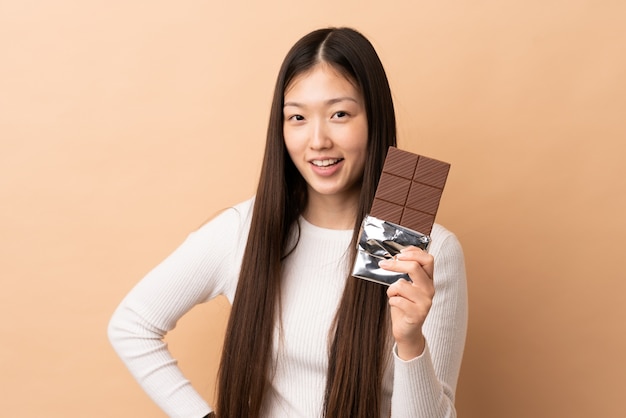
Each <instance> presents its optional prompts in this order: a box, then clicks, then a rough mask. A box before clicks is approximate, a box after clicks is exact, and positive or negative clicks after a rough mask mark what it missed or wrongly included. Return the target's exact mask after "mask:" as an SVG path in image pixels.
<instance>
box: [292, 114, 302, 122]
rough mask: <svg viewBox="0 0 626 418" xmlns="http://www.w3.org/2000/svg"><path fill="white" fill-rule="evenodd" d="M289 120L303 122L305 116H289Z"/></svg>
mask: <svg viewBox="0 0 626 418" xmlns="http://www.w3.org/2000/svg"><path fill="white" fill-rule="evenodd" d="M288 120H293V121H302V120H304V116H302V115H292V116H289V119H288Z"/></svg>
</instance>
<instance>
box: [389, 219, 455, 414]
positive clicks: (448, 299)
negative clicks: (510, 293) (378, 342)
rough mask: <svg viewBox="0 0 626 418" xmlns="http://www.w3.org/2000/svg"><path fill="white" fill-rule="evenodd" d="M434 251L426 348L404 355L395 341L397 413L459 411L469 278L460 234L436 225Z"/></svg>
mask: <svg viewBox="0 0 626 418" xmlns="http://www.w3.org/2000/svg"><path fill="white" fill-rule="evenodd" d="M436 227H437V231H436V234H435V230H433V242H432V243H431V245H432V246H431V248H430V249H429V251H430V253H431V254H432V255H433V257H434V258H435V268H434V272H435V273H434V282H435V297H434V298H433V303H432V307H431V309H430V312H429V313H428V316H427V318H426V321H425V322H424V327H423V333H424V337H425V339H426V348H425V349H424V352H423V353H422V355H420V356H419V357H416V358H414V359H412V360H409V361H403V360H402V359H400V358H399V357H398V355H397V347H395V346H394V353H393V357H394V382H393V394H392V400H391V416H392V417H393V418H405V417H406V418H420V417H424V418H444V417H445V418H451V417H456V410H455V407H454V396H455V391H456V384H457V380H458V376H459V371H460V367H461V360H462V357H463V349H464V346H465V336H466V333H467V282H466V274H465V263H464V258H463V251H462V249H461V245H460V243H459V241H458V240H457V238H456V237H455V236H454V235H453V234H452V233H450V232H448V231H447V230H445V229H444V228H443V227H441V226H439V225H436Z"/></svg>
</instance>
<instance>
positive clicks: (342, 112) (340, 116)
mask: <svg viewBox="0 0 626 418" xmlns="http://www.w3.org/2000/svg"><path fill="white" fill-rule="evenodd" d="M346 116H348V113H346V112H344V111H339V112H335V114H334V115H333V117H334V118H345V117H346Z"/></svg>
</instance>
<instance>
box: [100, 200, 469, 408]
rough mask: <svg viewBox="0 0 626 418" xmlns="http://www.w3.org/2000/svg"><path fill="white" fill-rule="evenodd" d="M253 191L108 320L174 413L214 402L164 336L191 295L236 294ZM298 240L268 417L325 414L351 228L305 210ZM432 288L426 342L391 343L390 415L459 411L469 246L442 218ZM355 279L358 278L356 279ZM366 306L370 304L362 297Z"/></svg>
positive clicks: (135, 366) (289, 263)
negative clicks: (328, 225) (312, 217)
mask: <svg viewBox="0 0 626 418" xmlns="http://www.w3.org/2000/svg"><path fill="white" fill-rule="evenodd" d="M252 205H253V199H250V200H248V201H245V202H243V203H241V204H239V205H237V206H235V207H233V208H231V209H228V210H226V211H224V212H223V213H221V214H220V215H219V216H218V217H216V218H215V219H214V220H212V221H211V222H209V223H207V224H205V225H204V226H202V227H201V228H200V229H199V230H197V231H195V232H193V233H191V234H190V235H189V237H188V238H187V239H186V240H185V242H184V243H183V244H182V245H181V246H180V247H179V248H178V249H176V250H175V251H174V252H173V253H172V254H171V255H170V256H169V257H167V258H166V259H165V260H164V261H163V262H162V263H161V264H159V265H158V266H157V267H155V268H154V269H153V270H152V271H151V272H150V273H148V274H147V275H146V277H144V278H143V280H141V281H140V282H139V283H138V284H137V285H136V286H135V287H134V288H133V290H132V291H131V292H130V293H129V294H128V295H127V296H126V298H124V300H123V301H122V302H121V304H120V306H119V307H118V308H117V310H116V311H115V313H114V315H113V317H112V318H111V321H110V323H109V330H108V331H109V339H110V341H111V343H112V344H113V347H114V348H115V350H116V351H117V353H118V354H119V356H120V357H121V358H122V360H123V361H124V363H125V364H126V365H127V366H128V368H129V370H130V371H131V373H132V374H133V376H134V377H135V379H137V381H138V382H139V384H140V385H141V386H142V387H143V389H144V390H145V391H146V393H147V394H148V395H149V396H150V397H151V398H152V399H153V400H154V401H155V402H156V403H157V404H158V405H159V406H160V408H161V409H163V411H164V412H165V413H166V414H167V415H168V416H170V417H173V418H174V417H175V418H201V417H203V416H205V415H206V414H208V413H209V412H210V411H211V408H210V407H209V405H207V403H206V402H205V401H204V399H202V397H201V396H200V395H199V394H198V392H196V391H195V390H194V388H193V387H192V386H191V384H190V383H189V381H188V380H187V379H186V378H185V377H184V376H183V374H182V373H181V371H180V369H179V368H178V366H177V363H176V361H175V359H173V358H172V356H171V354H170V353H169V351H168V349H167V346H166V344H165V343H164V342H163V337H164V336H165V334H166V333H167V332H168V331H170V330H172V329H173V328H174V327H175V325H176V322H177V321H178V319H179V318H180V317H181V316H182V315H184V314H185V313H186V312H187V311H189V310H190V309H191V308H192V307H193V306H194V305H196V304H198V303H203V302H206V301H208V300H210V299H212V298H214V297H216V296H218V295H221V294H222V295H225V296H226V297H227V298H228V300H229V301H231V303H232V301H233V298H234V294H235V290H236V287H237V280H238V272H239V269H240V266H241V259H242V255H243V251H244V247H245V243H246V239H247V235H248V230H249V227H250V219H251V212H252ZM300 223H301V236H300V241H299V243H298V246H297V247H296V250H295V251H294V253H292V254H291V255H290V256H289V257H288V259H287V260H286V264H285V266H284V267H285V275H284V284H283V289H282V292H283V295H282V302H283V306H282V309H283V311H282V318H283V324H282V336H281V338H280V339H279V337H278V336H276V338H275V344H274V345H275V349H274V355H273V358H274V361H275V375H274V378H273V379H272V381H271V388H270V391H269V393H268V396H267V397H266V401H265V405H264V416H266V417H270V418H281V417H285V418H297V417H306V418H309V417H311V418H312V417H319V416H321V407H322V401H323V393H324V388H325V384H326V383H325V380H326V368H327V364H328V358H327V353H328V351H327V350H328V334H329V332H328V330H329V328H330V324H331V322H332V320H333V317H334V314H335V311H336V308H337V305H338V302H339V299H340V297H341V293H342V291H343V288H344V284H345V280H346V272H347V271H349V270H348V269H349V268H350V266H347V265H346V263H347V262H346V257H345V255H346V254H347V253H348V250H349V245H350V240H351V237H352V231H344V230H329V229H324V228H319V227H317V226H314V225H312V224H310V223H308V222H306V221H305V220H304V219H302V218H301V220H300ZM431 238H432V242H431V245H430V248H429V252H430V253H431V254H432V255H433V256H434V258H435V277H434V281H435V291H436V294H435V298H434V300H433V305H432V308H431V311H430V313H429V314H428V317H427V319H426V322H425V324H424V328H423V332H424V335H425V337H426V341H427V347H426V350H425V351H424V353H423V354H422V355H421V356H420V357H417V358H415V359H413V360H411V361H403V360H401V359H400V358H398V357H397V355H395V352H394V353H390V361H389V367H387V369H386V372H385V378H384V381H383V391H384V396H383V411H382V415H381V416H383V417H388V416H390V415H391V416H392V417H394V418H395V417H398V418H399V417H407V418H418V417H425V418H436V417H454V416H456V412H455V409H454V393H455V389H456V382H457V378H458V374H459V369H460V365H461V358H462V355H463V347H464V343H465V334H466V328H467V288H466V278H465V267H464V262H463V253H462V250H461V247H460V245H459V243H458V240H457V239H456V237H455V236H454V235H453V234H452V233H450V232H449V231H447V230H446V229H444V228H443V227H441V226H440V225H435V227H434V228H433V231H432V233H431ZM350 280H358V279H350ZM364 309H367V307H364Z"/></svg>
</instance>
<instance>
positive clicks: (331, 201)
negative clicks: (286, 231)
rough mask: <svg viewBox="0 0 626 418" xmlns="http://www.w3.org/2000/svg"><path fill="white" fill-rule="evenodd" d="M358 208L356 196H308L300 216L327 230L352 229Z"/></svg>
mask: <svg viewBox="0 0 626 418" xmlns="http://www.w3.org/2000/svg"><path fill="white" fill-rule="evenodd" d="M357 208H358V196H355V197H354V198H350V199H346V198H345V196H342V197H338V196H324V195H317V194H309V198H308V202H307V206H306V209H305V210H304V213H303V214H302V216H304V219H306V220H307V221H308V222H309V223H311V224H313V225H315V226H319V227H320V228H328V229H344V230H345V229H354V222H355V220H356V214H357Z"/></svg>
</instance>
